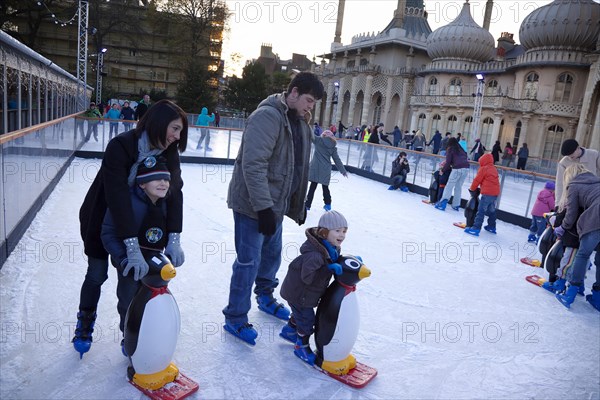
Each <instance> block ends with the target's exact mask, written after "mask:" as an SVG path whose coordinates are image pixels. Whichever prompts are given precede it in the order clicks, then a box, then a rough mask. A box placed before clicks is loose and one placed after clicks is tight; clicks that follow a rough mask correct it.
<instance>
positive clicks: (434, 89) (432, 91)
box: [427, 77, 438, 96]
mask: <svg viewBox="0 0 600 400" xmlns="http://www.w3.org/2000/svg"><path fill="white" fill-rule="evenodd" d="M437 85H438V80H437V78H436V77H432V78H431V79H430V80H429V89H428V91H427V94H428V95H430V96H435V95H437V94H438V86H437Z"/></svg>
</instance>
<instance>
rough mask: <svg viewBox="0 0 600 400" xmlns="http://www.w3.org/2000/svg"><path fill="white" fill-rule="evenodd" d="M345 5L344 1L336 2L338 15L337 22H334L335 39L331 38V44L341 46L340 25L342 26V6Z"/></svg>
mask: <svg viewBox="0 0 600 400" xmlns="http://www.w3.org/2000/svg"><path fill="white" fill-rule="evenodd" d="M345 5H346V0H338V13H337V20H336V22H335V37H334V38H333V43H334V44H338V45H341V44H342V25H343V24H344V6H345Z"/></svg>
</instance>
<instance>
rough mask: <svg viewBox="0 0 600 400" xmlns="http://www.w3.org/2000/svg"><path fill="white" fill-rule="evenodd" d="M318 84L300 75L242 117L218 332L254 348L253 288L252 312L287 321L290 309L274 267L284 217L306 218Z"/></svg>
mask: <svg viewBox="0 0 600 400" xmlns="http://www.w3.org/2000/svg"><path fill="white" fill-rule="evenodd" d="M321 97H323V84H322V83H321V81H319V79H318V77H317V76H316V75H315V74H312V73H310V72H301V73H299V74H298V75H296V76H295V77H294V79H292V81H291V82H290V84H289V86H288V90H287V92H283V93H281V94H274V95H271V96H269V97H268V98H267V99H265V100H263V102H262V103H260V105H259V106H258V108H257V109H256V110H255V111H254V112H253V113H252V114H251V115H250V117H249V118H248V121H247V124H246V129H245V130H244V134H243V136H242V143H241V145H240V149H239V152H238V155H237V158H236V161H235V165H234V167H233V174H232V177H231V182H230V183H229V192H228V195H227V205H228V206H229V208H231V209H232V211H233V220H234V231H235V248H236V255H237V258H236V260H235V261H234V263H233V267H232V274H231V284H230V289H229V300H228V304H227V306H226V307H225V308H224V309H223V314H224V315H225V326H224V329H225V330H226V331H227V332H229V333H231V334H232V335H234V336H236V337H238V338H240V339H242V340H243V341H245V342H247V343H249V344H251V345H254V344H256V342H255V339H256V338H257V336H258V332H257V331H256V329H254V327H253V326H252V324H250V323H249V321H248V311H250V308H251V302H250V296H251V294H252V286H253V285H255V288H254V293H255V294H256V301H257V303H258V308H259V309H260V310H262V311H264V312H266V313H268V314H271V315H274V316H275V317H277V318H280V319H283V320H285V321H287V320H288V318H289V314H290V311H289V309H288V308H287V307H285V306H284V305H283V304H281V303H279V302H278V301H277V300H276V299H275V297H274V295H273V292H274V290H275V289H276V288H277V285H278V284H279V281H278V280H277V278H276V274H277V271H278V270H279V266H280V265H281V250H282V225H283V217H284V216H288V217H289V218H291V219H292V220H293V221H295V222H296V223H297V224H298V225H302V224H303V223H304V221H305V219H306V208H305V205H304V199H305V196H306V189H307V187H308V163H309V158H310V144H311V136H312V135H313V134H312V132H311V129H310V127H309V125H308V122H307V121H309V120H310V119H311V114H310V111H311V110H312V109H313V107H314V105H315V102H316V101H318V100H319V99H321Z"/></svg>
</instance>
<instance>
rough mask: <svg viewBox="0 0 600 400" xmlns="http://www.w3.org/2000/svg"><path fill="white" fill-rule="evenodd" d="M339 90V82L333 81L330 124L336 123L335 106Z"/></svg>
mask: <svg viewBox="0 0 600 400" xmlns="http://www.w3.org/2000/svg"><path fill="white" fill-rule="evenodd" d="M339 92H340V83H339V82H338V81H335V82H333V99H332V102H331V103H332V104H333V115H332V116H331V119H330V120H331V125H336V124H337V107H338V97H339V94H340V93H339Z"/></svg>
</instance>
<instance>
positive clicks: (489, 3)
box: [483, 0, 494, 32]
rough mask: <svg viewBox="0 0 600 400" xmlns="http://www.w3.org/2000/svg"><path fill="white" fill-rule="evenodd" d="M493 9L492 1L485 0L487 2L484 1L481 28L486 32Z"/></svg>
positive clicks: (488, 28)
mask: <svg viewBox="0 0 600 400" xmlns="http://www.w3.org/2000/svg"><path fill="white" fill-rule="evenodd" d="M493 9H494V1H493V0H487V3H485V14H484V17H483V29H485V30H486V31H488V32H489V30H490V23H491V21H492V11H493Z"/></svg>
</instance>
